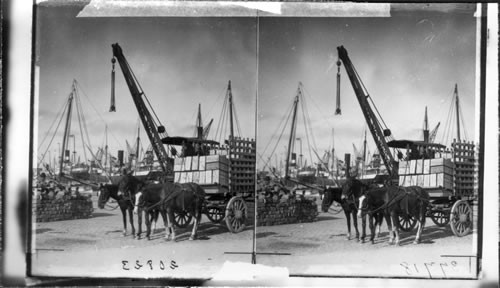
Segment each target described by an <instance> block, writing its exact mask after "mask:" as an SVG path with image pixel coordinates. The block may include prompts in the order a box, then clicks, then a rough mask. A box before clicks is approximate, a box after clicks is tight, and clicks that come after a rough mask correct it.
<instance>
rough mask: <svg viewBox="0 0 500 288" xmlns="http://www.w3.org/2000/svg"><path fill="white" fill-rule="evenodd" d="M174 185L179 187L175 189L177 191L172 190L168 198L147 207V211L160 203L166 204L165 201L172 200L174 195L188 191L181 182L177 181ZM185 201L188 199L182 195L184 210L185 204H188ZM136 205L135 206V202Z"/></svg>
mask: <svg viewBox="0 0 500 288" xmlns="http://www.w3.org/2000/svg"><path fill="white" fill-rule="evenodd" d="M174 186H175V187H176V188H179V189H178V190H175V191H174V192H172V193H171V194H170V195H168V196H167V198H166V199H162V200H160V201H158V202H156V203H155V204H153V205H151V206H149V207H147V208H145V210H146V212H147V211H149V210H151V209H153V208H154V207H156V206H158V205H160V204H164V203H166V202H168V201H170V200H172V199H173V198H174V197H176V196H178V195H180V194H181V193H184V192H186V189H185V188H184V187H182V185H179V184H177V183H175V184H174ZM177 191H178V192H177ZM185 201H186V200H185V199H184V197H182V210H184V209H185V205H186V204H185ZM134 206H135V204H134ZM138 206H139V205H138Z"/></svg>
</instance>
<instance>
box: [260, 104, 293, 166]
mask: <svg viewBox="0 0 500 288" xmlns="http://www.w3.org/2000/svg"><path fill="white" fill-rule="evenodd" d="M292 109H293V102H292V104H291V105H289V106H288V108H287V110H285V111H286V112H287V113H285V114H283V116H282V118H281V120H280V123H279V125H278V126H277V127H276V130H275V131H274V133H273V134H272V135H277V132H278V131H279V130H280V128H281V125H282V124H283V128H282V129H281V133H280V134H279V137H278V140H277V141H276V145H275V146H274V148H273V150H272V152H271V154H270V157H271V156H272V155H273V154H274V152H275V151H276V147H277V146H278V144H279V142H280V141H281V137H282V136H283V134H284V133H285V128H286V126H287V124H288V121H289V120H290V116H291V114H292ZM271 142H272V136H271V138H270V139H269V142H267V145H266V146H265V148H264V150H263V151H262V155H265V153H266V151H267V148H269V145H271ZM262 158H263V157H262ZM263 160H264V159H263ZM264 161H266V160H264ZM268 162H269V161H268ZM268 162H266V163H264V164H265V165H264V168H265V167H266V166H267V164H268ZM264 168H263V169H264Z"/></svg>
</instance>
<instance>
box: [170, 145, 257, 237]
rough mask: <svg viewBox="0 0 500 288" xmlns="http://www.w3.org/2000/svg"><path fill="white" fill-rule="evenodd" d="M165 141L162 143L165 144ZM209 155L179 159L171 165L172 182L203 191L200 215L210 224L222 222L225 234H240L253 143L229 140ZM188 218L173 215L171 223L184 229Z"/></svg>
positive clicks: (247, 197)
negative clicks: (189, 185) (197, 186)
mask: <svg viewBox="0 0 500 288" xmlns="http://www.w3.org/2000/svg"><path fill="white" fill-rule="evenodd" d="M168 141H169V140H168V139H165V140H164V143H168ZM210 151H211V152H210V154H209V155H193V156H186V157H179V158H176V159H175V162H174V181H175V182H178V183H187V182H194V183H197V184H199V185H200V186H202V187H203V189H204V190H205V195H206V196H205V197H206V201H205V205H204V207H203V214H205V215H207V218H208V219H209V220H210V221H211V222H212V223H221V222H222V221H223V220H224V221H225V222H226V226H227V228H228V229H229V231H231V232H233V233H238V232H240V231H242V230H243V229H244V228H245V226H246V222H247V219H248V215H249V211H248V207H247V204H246V201H249V200H251V201H253V197H251V196H253V193H254V189H255V176H254V175H255V141H254V140H250V139H241V138H237V137H235V138H232V139H230V140H228V141H227V145H226V146H225V147H217V149H211V150H210ZM191 220H192V216H191V215H190V214H189V213H187V212H184V211H178V212H177V213H175V219H174V223H175V225H176V226H178V227H181V228H182V227H186V226H187V225H189V223H190V222H191Z"/></svg>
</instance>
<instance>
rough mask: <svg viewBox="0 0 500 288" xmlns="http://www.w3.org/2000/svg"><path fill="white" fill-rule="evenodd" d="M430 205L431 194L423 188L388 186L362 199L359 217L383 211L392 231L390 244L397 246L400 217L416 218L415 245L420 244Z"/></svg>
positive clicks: (369, 193)
mask: <svg viewBox="0 0 500 288" xmlns="http://www.w3.org/2000/svg"><path fill="white" fill-rule="evenodd" d="M428 205H429V194H428V193H427V191H425V190H424V189H422V188H421V187H418V186H410V187H399V186H386V187H384V188H379V189H373V190H369V191H368V192H367V193H366V194H365V195H363V196H362V197H360V199H359V207H360V209H359V211H358V216H359V217H362V216H363V214H367V213H368V214H369V213H375V212H378V211H383V212H384V215H385V217H386V221H387V226H388V227H389V231H390V233H389V244H393V243H394V244H396V245H399V216H400V215H404V216H411V217H414V218H415V219H416V220H417V222H418V229H417V234H416V235H415V240H414V241H413V243H414V244H418V243H420V239H421V236H422V232H423V229H424V226H425V217H426V215H425V214H426V211H427V206H428ZM370 228H371V229H372V227H370ZM372 233H373V230H372Z"/></svg>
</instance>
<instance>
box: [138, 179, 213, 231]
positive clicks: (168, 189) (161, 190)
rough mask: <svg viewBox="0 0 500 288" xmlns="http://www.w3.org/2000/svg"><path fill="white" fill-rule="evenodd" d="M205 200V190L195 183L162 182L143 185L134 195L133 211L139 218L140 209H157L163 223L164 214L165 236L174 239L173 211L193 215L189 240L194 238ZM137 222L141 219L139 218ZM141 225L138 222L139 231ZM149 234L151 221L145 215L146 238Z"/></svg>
mask: <svg viewBox="0 0 500 288" xmlns="http://www.w3.org/2000/svg"><path fill="white" fill-rule="evenodd" d="M204 201H205V191H204V190H203V188H201V186H199V185H198V184H196V183H183V184H179V183H170V182H167V183H163V184H152V185H147V186H143V187H142V188H141V190H140V191H139V192H138V193H137V195H136V203H135V210H134V211H135V212H136V213H138V215H139V219H141V214H142V213H141V211H146V212H147V211H149V210H151V209H158V210H159V211H160V214H161V215H162V217H163V219H164V223H165V216H166V219H167V222H168V227H167V226H166V227H165V232H166V233H165V238H166V239H167V240H169V239H170V238H172V240H173V241H175V238H176V235H175V229H174V225H173V221H174V212H186V213H189V214H191V215H192V216H193V218H194V224H193V230H192V232H191V236H190V238H189V240H194V239H195V238H196V233H197V230H198V225H199V223H200V220H201V213H202V209H203V205H204ZM139 223H141V221H140V220H139ZM138 234H141V226H140V224H139V232H138ZM150 234H151V223H150V221H149V220H148V218H147V217H146V238H147V239H148V240H149V239H150Z"/></svg>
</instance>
